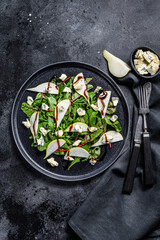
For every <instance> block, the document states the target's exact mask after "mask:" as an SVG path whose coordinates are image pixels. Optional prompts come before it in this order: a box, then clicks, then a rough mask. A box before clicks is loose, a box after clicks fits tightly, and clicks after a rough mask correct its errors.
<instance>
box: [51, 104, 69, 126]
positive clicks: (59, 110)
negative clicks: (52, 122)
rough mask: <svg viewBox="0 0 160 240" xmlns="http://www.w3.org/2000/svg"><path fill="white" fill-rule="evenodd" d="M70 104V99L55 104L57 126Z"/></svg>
mask: <svg viewBox="0 0 160 240" xmlns="http://www.w3.org/2000/svg"><path fill="white" fill-rule="evenodd" d="M70 104H71V100H68V99H66V100H62V101H60V102H59V103H58V104H57V106H56V108H55V119H56V122H57V128H58V127H59V125H60V123H61V122H62V119H63V118H64V115H65V114H66V112H67V110H68V108H69V106H70Z"/></svg>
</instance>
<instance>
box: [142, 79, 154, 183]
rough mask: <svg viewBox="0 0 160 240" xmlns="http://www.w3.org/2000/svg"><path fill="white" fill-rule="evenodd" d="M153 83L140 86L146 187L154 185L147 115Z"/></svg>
mask: <svg viewBox="0 0 160 240" xmlns="http://www.w3.org/2000/svg"><path fill="white" fill-rule="evenodd" d="M151 87H152V86H151V83H150V82H147V83H145V84H144V85H143V86H139V89H138V90H139V91H138V93H139V114H141V115H142V116H143V129H144V131H143V133H142V135H143V151H144V183H145V186H152V185H153V184H154V176H153V165H152V155H151V144H150V135H149V132H148V130H147V120H146V115H147V114H148V113H149V98H150V93H151Z"/></svg>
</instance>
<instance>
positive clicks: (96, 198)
mask: <svg viewBox="0 0 160 240" xmlns="http://www.w3.org/2000/svg"><path fill="white" fill-rule="evenodd" d="M116 81H117V82H118V83H119V84H122V85H125V86H127V87H128V89H130V90H131V92H130V94H131V93H133V95H134V99H135V103H134V104H133V102H132V100H131V97H128V99H130V103H129V106H133V107H131V109H130V110H131V129H130V130H131V131H130V134H129V137H128V141H127V143H126V146H125V148H124V151H123V153H122V154H121V156H120V157H119V159H118V160H117V161H116V163H115V164H114V165H112V167H110V168H109V169H108V170H107V171H106V172H105V173H104V174H103V176H102V178H101V180H100V181H99V183H98V184H97V185H96V186H95V188H94V189H93V190H92V191H91V192H90V193H89V194H88V197H87V199H86V200H85V201H84V203H83V204H82V205H81V206H80V207H79V209H78V210H77V211H76V212H75V214H74V215H73V216H72V217H71V219H70V220H69V225H70V226H71V227H72V229H73V230H74V231H75V232H76V233H77V234H78V235H79V237H80V238H82V239H83V240H136V239H141V238H144V237H145V236H147V235H149V234H150V233H151V232H152V231H153V230H154V229H155V227H156V226H158V225H159V224H160V81H159V80H158V78H156V79H154V80H152V93H151V98H150V113H149V116H148V130H149V132H150V138H151V149H152V158H153V164H154V175H155V182H156V183H155V185H154V186H153V187H152V188H150V189H145V188H144V185H143V167H142V165H143V149H142V148H141V152H140V156H139V163H138V167H137V171H136V177H135V180H134V187H133V191H132V193H131V195H125V194H122V187H123V183H124V177H125V175H126V171H127V166H128V162H129V160H130V157H131V151H132V146H133V136H134V134H132V132H133V133H134V130H135V124H136V122H137V117H138V111H137V107H138V106H136V104H137V101H136V99H137V94H138V91H137V85H138V84H139V83H144V82H143V80H142V79H141V80H140V79H138V78H137V77H135V76H134V75H133V74H132V73H130V74H129V75H128V76H126V77H125V78H123V79H120V80H116ZM132 110H133V111H132ZM132 135H133V136H132ZM157 233H158V231H157ZM155 234H156V232H155ZM152 236H154V234H152Z"/></svg>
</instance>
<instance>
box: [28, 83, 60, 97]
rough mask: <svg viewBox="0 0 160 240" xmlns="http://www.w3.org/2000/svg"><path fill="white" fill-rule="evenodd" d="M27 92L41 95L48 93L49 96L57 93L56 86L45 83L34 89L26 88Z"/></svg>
mask: <svg viewBox="0 0 160 240" xmlns="http://www.w3.org/2000/svg"><path fill="white" fill-rule="evenodd" d="M27 90H28V91H32V92H41V93H50V94H58V93H59V88H58V86H57V85H55V84H54V83H51V82H45V83H42V84H40V85H38V86H36V87H33V88H28V89H27Z"/></svg>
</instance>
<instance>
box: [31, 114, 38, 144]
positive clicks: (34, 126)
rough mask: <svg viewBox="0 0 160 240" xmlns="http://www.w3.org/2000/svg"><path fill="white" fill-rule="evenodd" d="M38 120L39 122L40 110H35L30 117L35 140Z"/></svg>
mask: <svg viewBox="0 0 160 240" xmlns="http://www.w3.org/2000/svg"><path fill="white" fill-rule="evenodd" d="M38 122H39V112H34V113H33V114H32V116H31V117H30V124H31V126H30V130H31V133H32V135H33V138H34V141H35V137H36V136H37V130H38Z"/></svg>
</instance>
